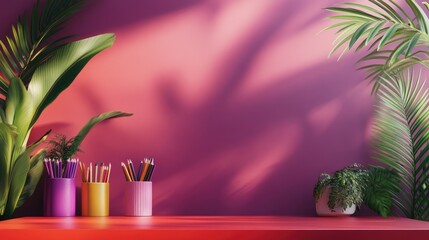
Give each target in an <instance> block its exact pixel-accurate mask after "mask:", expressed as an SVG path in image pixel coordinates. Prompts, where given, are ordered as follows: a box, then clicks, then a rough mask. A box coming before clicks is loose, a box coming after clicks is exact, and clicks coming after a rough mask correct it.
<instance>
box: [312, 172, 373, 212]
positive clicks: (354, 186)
mask: <svg viewBox="0 0 429 240" xmlns="http://www.w3.org/2000/svg"><path fill="white" fill-rule="evenodd" d="M366 177H367V172H366V171H365V170H364V169H363V168H362V166H360V165H358V164H353V165H351V166H348V167H346V168H343V169H341V170H338V171H336V172H335V173H334V174H333V175H332V176H330V175H329V174H327V173H322V174H321V175H320V177H319V180H318V181H317V183H316V186H315V187H314V190H313V197H314V199H315V200H316V201H317V200H318V199H320V197H321V196H322V194H323V192H324V191H325V190H326V188H327V187H328V186H329V187H330V188H331V192H330V194H329V199H328V207H329V208H330V209H334V208H335V207H340V208H342V209H346V208H347V207H351V206H352V205H353V204H356V206H358V207H359V206H360V205H361V203H362V202H363V197H364V190H365V186H366V184H365V183H366V182H365V181H366Z"/></svg>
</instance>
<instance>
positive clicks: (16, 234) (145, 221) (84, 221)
mask: <svg viewBox="0 0 429 240" xmlns="http://www.w3.org/2000/svg"><path fill="white" fill-rule="evenodd" d="M130 238H133V239H264V240H265V239H298V240H299V239H330V240H331V239H345V240H347V239H351V240H353V239H362V240H366V239H377V240H380V239H407V240H408V239H409V240H414V239H429V222H423V221H416V220H411V219H405V218H380V217H341V218H327V217H325V218H322V217H280V216H180V217H179V216H155V217H104V218H96V217H73V218H47V217H25V218H16V219H11V220H7V221H2V222H0V239H60V240H65V239H74V240H78V239H122V240H125V239H130Z"/></svg>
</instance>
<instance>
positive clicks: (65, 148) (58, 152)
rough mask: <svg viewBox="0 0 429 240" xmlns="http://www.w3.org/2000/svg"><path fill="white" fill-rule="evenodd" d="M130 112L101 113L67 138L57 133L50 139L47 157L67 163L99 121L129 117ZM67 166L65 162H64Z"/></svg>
mask: <svg viewBox="0 0 429 240" xmlns="http://www.w3.org/2000/svg"><path fill="white" fill-rule="evenodd" d="M131 115H132V114H130V113H123V112H107V113H103V114H100V115H98V116H95V117H93V118H91V119H90V120H89V121H88V122H87V123H86V124H85V125H84V126H83V127H82V129H81V130H80V131H79V133H78V134H77V135H76V136H74V137H72V138H70V139H67V137H66V136H65V135H64V134H57V136H56V138H55V139H52V140H50V141H49V145H50V148H49V150H48V153H47V154H46V157H47V158H51V159H55V160H61V161H63V162H64V163H66V161H67V159H71V158H72V157H73V155H75V154H76V153H77V152H78V151H80V149H79V146H80V144H81V143H82V141H83V140H84V139H85V137H86V135H87V134H88V133H89V131H90V130H91V129H92V128H93V127H94V126H95V125H97V124H98V123H100V122H102V121H105V120H108V119H111V118H117V117H128V116H131ZM63 166H64V167H65V164H63Z"/></svg>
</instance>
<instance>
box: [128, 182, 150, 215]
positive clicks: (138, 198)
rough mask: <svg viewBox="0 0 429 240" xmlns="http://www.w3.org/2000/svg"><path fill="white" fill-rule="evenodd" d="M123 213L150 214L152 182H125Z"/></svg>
mask: <svg viewBox="0 0 429 240" xmlns="http://www.w3.org/2000/svg"><path fill="white" fill-rule="evenodd" d="M124 206H125V215H127V216H138V217H141V216H152V182H149V181H135V182H126V186H125V204H124Z"/></svg>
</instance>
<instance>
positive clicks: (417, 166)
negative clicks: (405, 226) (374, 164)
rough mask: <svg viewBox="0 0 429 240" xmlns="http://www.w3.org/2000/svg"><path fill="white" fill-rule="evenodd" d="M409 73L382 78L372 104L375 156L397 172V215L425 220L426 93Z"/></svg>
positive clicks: (428, 212)
mask: <svg viewBox="0 0 429 240" xmlns="http://www.w3.org/2000/svg"><path fill="white" fill-rule="evenodd" d="M424 88H425V81H421V77H420V74H419V75H417V76H416V75H415V74H414V73H413V72H408V73H403V74H399V75H397V76H391V77H389V79H386V81H383V83H382V84H381V87H380V90H379V94H378V95H379V97H380V101H379V104H378V105H377V106H376V117H375V122H374V133H375V137H374V140H373V143H372V144H373V146H374V149H375V150H374V151H375V159H376V160H378V161H380V162H382V163H384V164H385V165H386V166H388V167H389V168H391V169H393V170H394V171H395V172H397V173H398V175H399V178H398V182H397V184H398V187H397V188H398V190H399V193H397V194H395V195H394V205H395V206H396V208H397V211H398V215H403V216H406V217H409V218H415V219H420V220H429V201H428V199H429V198H428V196H429V191H428V189H427V188H426V185H427V181H428V179H429V171H428V166H429V147H428V139H429V121H428V116H429V105H428V101H429V96H428V90H427V89H424Z"/></svg>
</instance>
